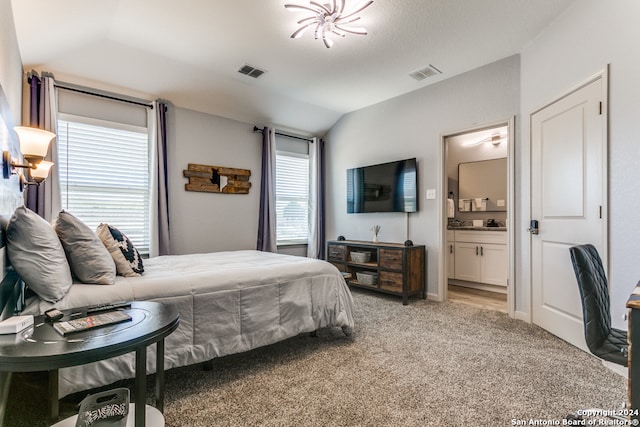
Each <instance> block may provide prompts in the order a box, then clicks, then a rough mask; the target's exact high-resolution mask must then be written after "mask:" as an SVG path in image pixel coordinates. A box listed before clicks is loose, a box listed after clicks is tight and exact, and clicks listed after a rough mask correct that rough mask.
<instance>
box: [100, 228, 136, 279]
mask: <svg viewBox="0 0 640 427" xmlns="http://www.w3.org/2000/svg"><path fill="white" fill-rule="evenodd" d="M96 234H97V235H98V237H99V238H100V240H102V243H104V246H105V247H106V248H107V250H108V251H109V253H110V254H111V257H112V258H113V260H114V261H115V263H116V272H117V273H118V274H119V275H120V276H126V277H134V276H140V275H142V273H144V266H143V265H142V257H141V256H140V253H139V252H138V250H137V249H136V248H135V246H133V243H131V240H129V238H128V237H127V236H126V235H125V234H124V233H123V232H121V231H120V230H118V229H117V228H115V227H113V226H111V225H109V224H100V225H99V226H98V229H97V230H96Z"/></svg>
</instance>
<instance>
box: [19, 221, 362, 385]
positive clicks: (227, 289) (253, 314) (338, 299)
mask: <svg viewBox="0 0 640 427" xmlns="http://www.w3.org/2000/svg"><path fill="white" fill-rule="evenodd" d="M19 211H21V209H17V210H16V212H19ZM24 214H25V213H24V212H23V215H24ZM33 215H35V214H33ZM33 215H32V214H31V213H28V215H26V217H28V218H30V220H36V221H40V220H39V219H35V218H34V217H33ZM15 216H16V214H14V218H15ZM38 218H39V217H38ZM12 221H13V219H12ZM38 224H40V223H39V222H38ZM28 225H29V226H28V227H27V226H26V225H25V226H24V227H23V229H25V230H29V232H32V231H31V230H33V224H32V223H29V224H28ZM38 226H42V227H45V226H44V225H42V224H40V225H38ZM46 226H47V227H49V225H48V224H47V225H46ZM43 231H45V229H44V228H43ZM46 231H48V230H46ZM11 232H12V230H11V225H10V226H9V230H8V231H7V238H8V248H9V250H10V251H9V259H10V260H17V259H18V258H17V255H16V253H17V249H16V247H15V246H14V244H13V243H12V240H11V239H10V237H11V236H12V234H11ZM54 236H55V233H54ZM12 238H13V239H14V240H15V236H14V237H12ZM18 253H21V252H18ZM12 255H13V257H12ZM34 256H37V253H34V252H32V253H31V257H34ZM62 256H63V257H64V254H63V255H62ZM23 271H25V270H24V267H23ZM23 278H24V277H23ZM25 281H26V282H27V284H29V281H28V280H26V279H25ZM46 299H47V298H44V297H39V296H37V295H32V296H29V297H27V298H26V301H25V304H24V309H23V310H22V313H23V314H34V315H35V314H41V313H43V312H44V311H46V310H47V309H49V308H52V307H56V308H59V309H66V308H71V307H80V306H85V305H92V304H100V303H107V302H115V301H123V300H124V301H126V300H147V301H158V302H162V303H164V304H170V305H173V306H175V307H177V309H178V311H179V313H180V325H179V326H178V329H177V330H176V331H175V332H173V333H172V334H171V335H169V336H168V337H167V338H166V342H165V368H166V369H170V368H175V367H180V366H186V365H191V364H195V363H200V362H207V361H210V360H211V359H213V358H216V357H221V356H225V355H230V354H235V353H240V352H244V351H248V350H251V349H254V348H257V347H261V346H265V345H269V344H273V343H276V342H278V341H282V340H285V339H287V338H291V337H294V336H296V335H298V334H301V333H307V332H313V331H315V330H318V329H320V328H327V327H334V328H342V330H343V331H344V332H345V334H346V335H350V334H351V331H352V328H353V326H354V319H353V299H352V297H351V293H350V291H349V288H348V287H347V285H346V283H345V281H344V279H343V277H342V274H341V273H340V272H339V271H338V270H337V269H336V267H335V266H333V265H332V264H330V263H328V262H325V261H321V260H316V259H310V258H304V257H297V256H291V255H282V254H275V253H270V252H261V251H255V250H241V251H229V252H217V253H207V254H190V255H169V256H160V257H154V258H150V259H145V260H144V273H143V274H142V275H140V276H137V277H123V276H120V275H118V276H116V277H115V281H114V283H113V284H110V285H104V284H86V283H81V282H78V281H74V282H73V284H71V285H70V287H69V288H68V290H65V294H64V296H63V297H62V298H59V299H57V300H56V301H55V302H48V301H46ZM153 347H154V346H152V347H150V348H149V349H148V352H149V357H147V371H148V372H155V357H152V355H153V354H155V348H153ZM134 374H135V357H134V355H133V354H127V355H124V356H120V357H116V358H112V359H108V360H105V361H101V362H96V363H91V364H87V365H83V366H77V367H73V368H65V369H61V370H60V374H59V394H60V396H61V397H62V396H65V395H68V394H70V393H74V392H78V391H82V390H86V389H90V388H94V387H98V386H102V385H108V384H111V383H113V382H115V381H118V380H121V379H126V378H133V377H134Z"/></svg>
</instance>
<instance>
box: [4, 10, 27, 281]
mask: <svg viewBox="0 0 640 427" xmlns="http://www.w3.org/2000/svg"><path fill="white" fill-rule="evenodd" d="M0 92H2V93H1V94H0V97H2V99H0V115H2V118H3V120H1V121H0V126H2V127H3V128H4V129H0V151H2V150H10V151H11V152H12V153H14V154H17V152H18V150H19V148H18V141H17V137H15V133H13V130H12V127H13V126H15V125H19V124H20V120H21V117H22V114H21V113H22V61H21V59H20V52H19V51H18V42H17V39H16V32H15V27H14V25H13V13H12V11H11V1H10V0H0ZM22 200H23V199H22V194H21V193H20V191H19V190H18V181H17V178H15V177H13V178H12V179H9V180H7V179H4V178H2V177H1V176H0V214H1V215H10V214H12V213H13V210H14V209H15V207H16V206H17V205H19V204H21V203H22ZM0 244H1V245H4V239H0ZM5 268H6V256H5V249H4V247H1V248H0V275H1V276H2V277H4V273H5Z"/></svg>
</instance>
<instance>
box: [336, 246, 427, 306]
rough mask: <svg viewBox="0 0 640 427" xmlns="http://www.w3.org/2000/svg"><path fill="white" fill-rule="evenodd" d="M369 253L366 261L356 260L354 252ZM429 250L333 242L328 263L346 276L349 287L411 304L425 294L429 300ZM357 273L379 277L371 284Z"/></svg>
mask: <svg viewBox="0 0 640 427" xmlns="http://www.w3.org/2000/svg"><path fill="white" fill-rule="evenodd" d="M352 252H361V253H368V254H369V260H368V261H367V262H357V261H355V260H354V259H353V258H352V256H351V253H352ZM425 258H426V250H425V247H424V245H416V246H404V245H403V244H400V243H373V242H365V241H357V240H331V241H329V242H327V261H329V262H330V263H332V264H333V265H335V266H336V267H337V268H338V270H340V271H342V272H345V273H347V274H346V275H345V276H346V281H347V284H349V285H350V286H354V287H359V288H365V289H372V290H375V291H378V292H384V293H388V294H393V295H398V296H402V303H403V304H404V305H407V304H408V299H409V297H410V296H414V295H420V294H421V295H422V299H426V297H427V292H426V288H425V278H426V264H425ZM358 273H361V275H362V274H363V273H364V274H369V275H371V274H377V280H375V281H374V283H372V284H364V283H361V282H360V281H358V278H357V277H358Z"/></svg>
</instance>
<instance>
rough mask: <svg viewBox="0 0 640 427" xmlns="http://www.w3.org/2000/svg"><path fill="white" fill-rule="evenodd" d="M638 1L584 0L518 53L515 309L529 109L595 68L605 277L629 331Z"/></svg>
mask: <svg viewBox="0 0 640 427" xmlns="http://www.w3.org/2000/svg"><path fill="white" fill-rule="evenodd" d="M639 16H640V2H638V1H636V0H617V1H614V2H610V1H601V0H581V1H576V2H574V3H573V5H572V6H571V7H569V9H568V10H567V11H566V12H565V13H564V14H563V15H562V16H560V17H559V18H558V20H557V21H556V22H554V23H553V25H550V26H549V27H547V29H546V30H545V31H544V32H543V33H542V34H540V35H539V36H538V37H537V38H536V39H535V40H534V41H533V43H532V44H531V45H529V46H528V47H527V49H525V50H524V51H523V52H522V65H521V67H522V91H521V93H522V105H521V111H522V116H523V120H522V123H523V128H522V134H521V138H520V139H521V141H520V146H519V149H517V150H516V152H517V153H518V155H517V156H518V157H517V164H516V170H517V171H518V172H517V177H516V181H517V182H518V183H519V184H518V188H517V194H518V196H519V198H518V205H517V206H516V208H517V209H516V210H517V213H518V215H517V227H516V231H517V233H518V234H517V235H516V241H517V242H519V247H518V251H517V257H516V259H517V263H518V264H517V266H516V273H517V282H518V289H517V292H518V295H517V303H518V306H517V310H519V311H522V312H526V313H528V311H529V305H530V299H529V296H530V292H531V290H530V280H529V279H530V273H531V272H530V268H529V256H530V252H529V239H530V237H529V236H527V235H526V234H525V233H524V231H523V230H524V229H525V228H526V227H527V226H526V224H527V223H528V221H529V216H528V213H529V212H530V206H529V196H530V195H529V172H530V171H529V150H530V143H529V127H528V117H529V114H530V113H531V112H533V111H535V110H536V109H537V108H539V107H542V106H543V105H545V104H546V103H548V102H550V101H552V100H553V99H555V98H557V97H558V96H560V95H561V94H563V93H565V92H566V91H568V90H570V89H572V88H574V87H575V86H577V85H578V84H579V83H581V82H583V81H584V80H586V79H587V78H588V77H590V76H592V75H594V74H596V73H597V72H599V71H600V70H602V69H603V68H605V66H606V65H607V64H610V70H609V212H608V214H609V272H608V274H609V282H610V287H611V311H612V322H613V326H614V327H617V328H621V329H626V328H627V324H626V322H625V321H623V320H622V315H623V313H625V312H626V309H625V303H626V300H627V298H628V297H629V294H630V293H631V291H632V290H633V288H634V286H635V285H636V283H637V282H638V280H639V279H640V271H639V270H638V267H637V266H638V260H640V238H639V236H638V231H637V229H638V212H640V198H639V197H638V188H639V184H640V168H639V167H638V159H640V102H639V100H640V83H639V82H638V76H640V57H639V55H638V53H637V52H638V48H637V46H638V45H637V42H638V40H640V26H639V25H638V17H639Z"/></svg>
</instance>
